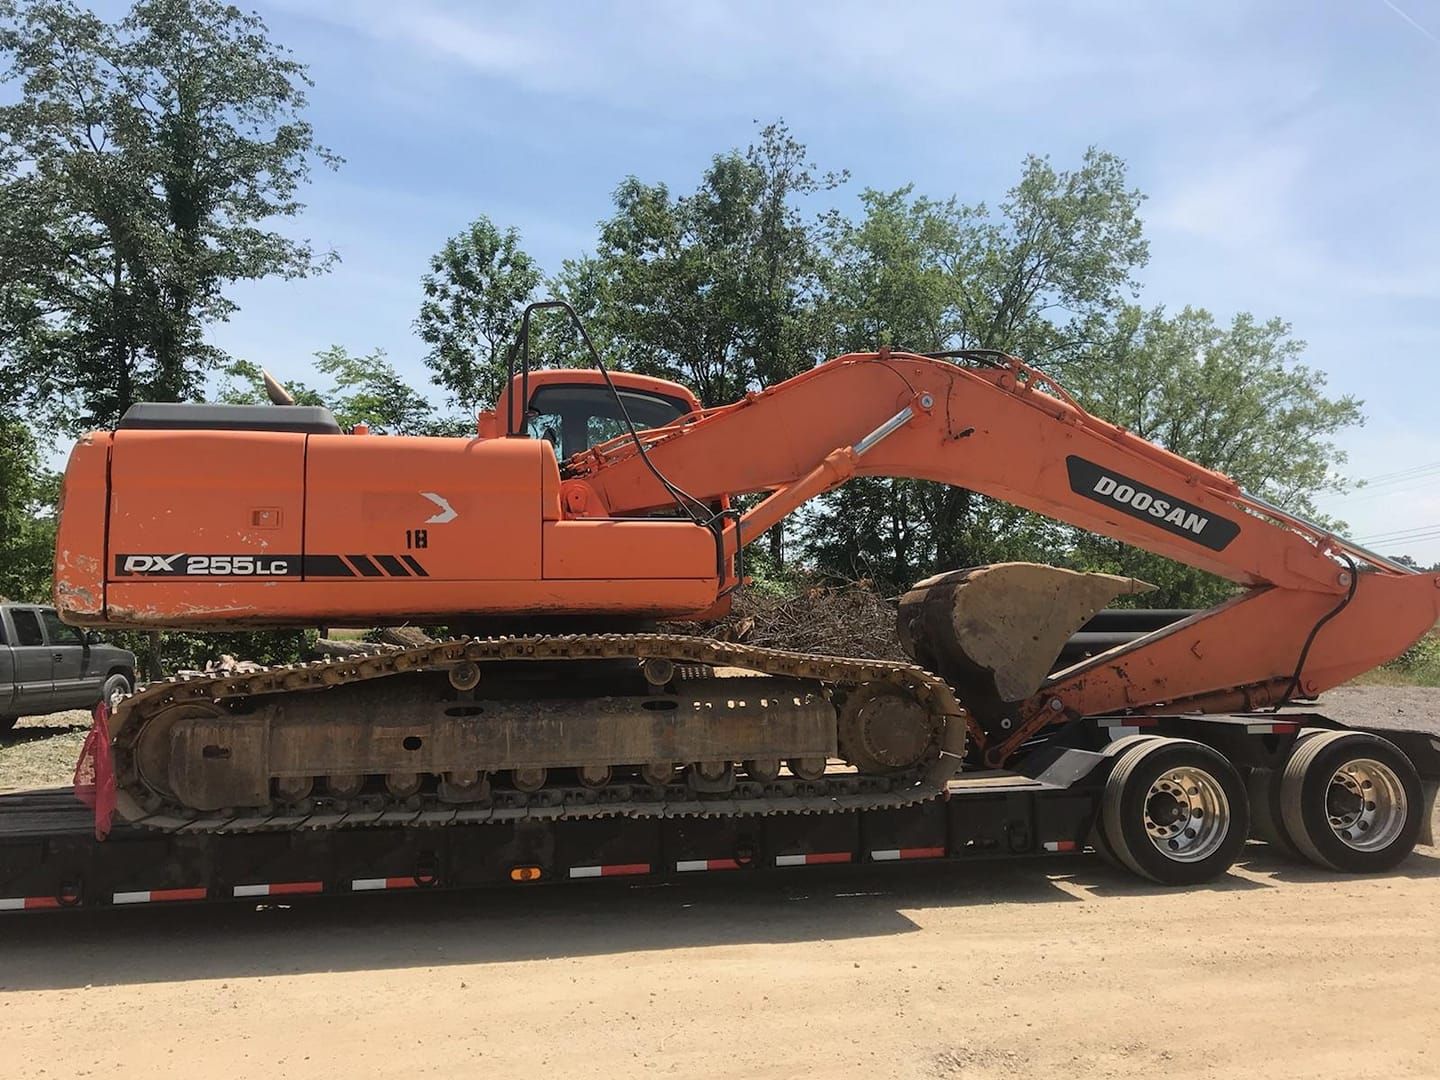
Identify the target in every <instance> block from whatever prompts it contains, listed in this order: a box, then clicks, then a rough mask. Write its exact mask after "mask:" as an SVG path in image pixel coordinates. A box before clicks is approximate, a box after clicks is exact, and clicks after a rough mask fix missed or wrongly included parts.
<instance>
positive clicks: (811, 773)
mask: <svg viewBox="0 0 1440 1080" xmlns="http://www.w3.org/2000/svg"><path fill="white" fill-rule="evenodd" d="M785 764H786V765H788V766H790V773H791V775H792V776H794V777H795V778H796V779H797V780H819V779H820V778H821V777H822V776H824V775H825V766H826V765H827V764H828V763H827V762H826V760H825V759H824V758H822V757H800V758H790V759H789V760H787V761H786V762H785Z"/></svg>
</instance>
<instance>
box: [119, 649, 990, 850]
mask: <svg viewBox="0 0 1440 1080" xmlns="http://www.w3.org/2000/svg"><path fill="white" fill-rule="evenodd" d="M526 661H528V662H550V663H562V664H563V663H566V662H572V663H573V662H587V661H589V662H593V661H602V662H611V663H614V662H617V661H618V662H633V663H634V664H635V665H636V666H637V667H641V666H643V665H645V664H647V663H651V664H654V663H657V662H658V663H660V664H662V665H663V664H670V665H674V670H676V671H680V672H684V671H695V670H697V669H698V670H701V671H705V670H709V669H715V668H731V669H734V668H739V669H744V670H745V671H746V672H748V673H754V675H759V676H767V677H772V678H774V679H775V680H776V682H775V683H774V684H773V685H775V686H776V687H781V691H780V692H781V693H782V694H784V693H792V692H793V694H792V696H793V700H794V701H795V702H796V703H797V706H798V705H799V703H800V702H801V701H802V698H803V701H804V703H805V705H804V707H805V708H806V709H809V710H811V713H810V714H809V715H811V716H813V715H815V713H814V710H815V709H818V708H821V707H822V706H821V704H819V703H822V702H823V703H824V705H823V708H824V709H826V710H830V709H833V710H834V713H835V717H836V720H835V726H836V729H837V731H838V739H839V743H840V752H841V754H842V756H843V757H844V758H846V759H847V760H849V761H852V762H856V761H857V760H858V762H860V763H864V765H863V766H862V767H860V768H859V769H858V770H857V771H854V772H851V771H842V770H840V769H837V768H836V767H834V765H833V763H832V765H831V767H829V768H828V769H826V768H825V766H824V765H823V764H822V765H821V766H820V768H821V769H822V770H824V771H823V773H822V774H820V775H814V776H812V777H810V778H804V777H803V776H802V775H800V773H803V772H805V771H807V770H804V769H800V770H797V769H796V768H795V766H794V765H793V764H792V766H791V772H792V774H791V775H789V776H782V775H773V776H770V777H768V778H765V779H762V780H757V779H755V778H753V777H752V778H747V779H740V778H738V777H737V776H736V775H735V773H734V771H733V761H727V762H724V763H723V764H724V769H723V770H721V772H722V775H717V776H715V777H713V778H711V779H712V781H713V782H712V783H709V784H707V783H705V778H703V777H702V778H701V779H700V780H698V781H697V779H696V777H695V769H694V768H692V769H691V770H689V771H688V772H687V774H685V775H683V776H680V777H675V776H673V775H672V777H671V780H672V782H664V783H657V782H651V781H649V780H646V779H643V778H635V777H628V778H627V777H626V776H623V775H622V779H621V781H620V782H618V783H602V784H596V783H593V782H592V783H590V784H586V783H583V782H579V781H582V780H583V779H584V777H583V774H582V773H580V772H576V773H575V776H576V778H577V782H568V783H567V782H564V781H563V780H562V781H561V782H559V783H554V784H551V783H544V784H542V785H539V786H537V788H536V790H520V785H519V784H518V782H517V783H516V784H514V785H512V786H508V787H502V786H499V785H494V786H492V785H491V784H489V783H487V782H486V777H485V776H484V774H483V773H482V774H480V775H479V776H478V778H477V781H476V784H475V786H473V787H472V788H470V789H465V788H464V787H463V786H462V787H461V789H460V793H459V794H458V795H457V794H456V789H455V788H454V787H453V786H452V788H451V790H450V791H449V793H448V795H443V796H442V793H444V792H445V785H444V784H437V783H435V781H436V780H438V779H440V778H439V777H431V778H429V780H428V782H423V783H418V782H417V784H416V785H415V790H414V791H413V792H412V791H407V790H406V789H405V785H404V784H403V782H402V784H401V785H400V786H399V789H398V790H396V788H395V786H394V785H393V784H392V783H391V782H390V781H388V780H387V783H386V787H387V790H384V791H380V792H376V791H375V790H374V789H375V787H376V785H375V783H374V782H373V780H372V782H371V783H370V784H369V785H367V787H366V788H365V790H364V791H363V792H361V791H360V790H359V788H358V786H357V789H356V791H355V792H353V793H351V794H350V796H349V797H344V798H342V797H336V796H335V795H334V794H333V793H331V792H330V791H328V790H321V792H320V794H318V795H316V794H315V793H314V791H315V789H314V788H309V787H307V786H306V785H305V784H303V783H301V782H297V783H296V786H295V787H294V788H292V789H289V790H291V792H292V794H293V795H294V796H295V797H293V798H291V799H288V800H287V799H286V798H284V796H283V793H282V794H281V795H280V797H277V793H276V792H275V791H268V790H267V794H268V795H269V800H268V802H267V803H266V804H265V805H237V806H220V807H200V806H196V805H193V804H187V803H186V802H185V801H184V800H183V799H181V798H180V797H178V796H177V795H176V793H175V791H174V790H173V787H171V788H167V787H166V785H165V784H164V783H156V782H155V781H154V779H153V777H154V776H155V775H156V773H157V769H156V768H155V767H154V765H153V764H151V765H150V767H148V768H147V767H146V762H147V760H149V761H150V762H152V763H153V762H154V761H155V759H156V754H160V755H162V756H164V755H170V754H174V753H177V752H178V753H182V754H183V753H198V754H200V755H202V756H204V757H206V758H211V757H214V758H227V759H228V758H229V757H230V754H231V747H230V745H229V744H228V743H227V742H226V739H227V738H228V735H229V734H238V733H240V732H241V731H242V729H243V728H244V726H245V724H246V722H247V720H248V721H249V722H250V724H251V726H252V728H253V727H255V726H256V721H254V720H253V717H254V716H255V714H256V711H257V709H258V710H263V711H264V715H265V716H267V717H272V718H274V717H283V718H284V722H285V723H287V724H289V728H288V729H287V730H289V731H291V732H292V733H293V732H299V734H298V736H296V737H297V738H299V739H302V740H303V739H304V738H305V736H306V731H305V728H306V727H307V725H308V726H310V727H311V728H312V729H314V730H315V731H316V733H317V734H320V735H322V737H323V730H324V729H323V728H316V726H315V724H314V723H313V722H312V721H310V720H309V716H312V715H324V709H325V707H326V705H325V703H326V702H327V700H328V701H330V702H332V703H333V702H335V701H337V700H340V698H339V696H338V695H332V696H331V697H330V698H328V699H327V698H326V696H325V695H324V693H323V692H324V691H330V690H336V689H337V688H347V687H348V688H352V692H354V691H353V688H356V687H358V686H361V685H365V684H375V686H374V688H373V689H367V690H365V691H364V693H365V694H367V695H370V694H376V695H381V694H383V692H384V691H385V688H386V686H390V687H396V686H398V687H399V690H400V691H401V700H402V702H403V692H404V690H405V689H406V687H405V685H404V684H400V683H394V682H392V683H390V684H386V683H385V680H387V679H390V680H394V679H396V678H397V677H411V678H414V677H415V676H417V675H419V674H422V673H430V674H429V675H428V677H429V678H431V679H443V678H445V676H448V678H449V686H450V687H452V688H455V689H456V690H457V691H460V692H459V693H458V694H457V695H455V697H454V700H455V701H456V702H459V703H462V704H463V703H464V702H466V701H470V700H473V695H470V696H467V694H466V693H465V691H467V690H473V688H474V687H475V686H476V685H478V684H479V683H480V682H481V680H482V679H483V678H484V674H483V673H484V672H485V671H486V670H487V668H490V669H497V668H496V665H502V664H511V665H513V663H514V662H526ZM497 670H498V669H497ZM662 670H663V669H662ZM436 673H440V674H436ZM795 680H799V681H800V683H801V684H803V685H800V686H799V690H798V691H797V690H796V688H797V685H798V684H797V683H795ZM651 681H652V682H653V681H654V680H651ZM724 684H725V680H723V679H719V680H711V681H710V682H708V683H704V682H697V683H695V685H696V686H705V687H710V686H713V685H720V687H721V689H722V690H723V689H724ZM672 685H673V684H672ZM733 685H735V686H740V685H741V683H740V682H736V683H734V684H733ZM746 685H755V684H754V683H753V680H751V682H750V683H747V684H746ZM759 685H761V686H762V687H763V686H766V685H770V684H768V683H766V682H762V683H760V684H759ZM722 697H723V695H722ZM851 698H853V701H854V702H857V703H861V704H852V705H851V707H850V708H849V709H848V710H847V709H846V708H845V707H844V705H843V704H836V705H831V704H830V703H831V702H837V703H843V702H844V701H846V700H847V699H851ZM876 701H881V702H882V703H883V702H889V705H888V708H889V709H890V710H891V711H890V712H888V713H887V712H886V711H885V710H886V708H887V706H886V705H884V704H882V705H881V706H880V708H879V709H878V711H877V710H876V709H875V708H874V707H872V703H873V702H876ZM896 702H899V703H900V704H896ZM633 703H634V702H633V701H632V702H631V704H633ZM585 704H586V702H585V700H584V699H581V700H580V701H579V702H578V705H579V706H580V707H582V708H583V707H584V705H585ZM694 704H695V707H696V708H697V709H700V708H703V709H705V710H707V711H708V710H711V709H713V711H714V713H715V715H716V716H718V717H719V719H718V720H715V721H713V722H714V723H721V724H723V723H724V722H725V720H724V716H725V706H726V704H727V703H726V702H725V701H723V700H716V701H714V702H711V701H703V702H702V701H696V702H695V703H694ZM736 704H737V702H735V701H733V700H732V701H729V702H728V705H729V706H730V707H731V708H732V709H733V708H734V706H735V705H736ZM738 704H739V705H741V706H745V705H747V702H745V701H740V702H739V703H738ZM752 704H753V703H752ZM520 705H521V706H524V705H526V703H524V702H521V703H520ZM597 708H598V706H597ZM866 708H870V710H871V711H870V712H869V713H868V718H867V714H866V712H865V711H864V710H865V709H866ZM897 709H898V710H900V711H901V713H900V714H905V716H906V722H907V723H908V725H909V727H907V729H906V730H907V731H913V730H916V728H915V725H916V724H917V723H918V724H919V725H920V729H921V730H924V731H926V732H927V733H928V741H927V742H926V743H924V744H923V745H920V746H919V747H914V746H911V745H907V744H906V742H905V740H900V741H899V742H898V744H897V743H896V742H894V741H889V740H886V738H885V737H884V732H883V730H882V731H880V732H879V738H878V740H877V739H873V738H867V733H868V734H870V735H874V734H875V728H874V725H875V724H877V723H878V724H880V725H882V726H883V724H884V723H885V722H886V717H887V716H891V715H900V714H897V713H896V712H895V711H894V710H897ZM916 709H919V710H921V713H920V714H919V715H918V716H917V715H916V713H915V710H916ZM906 710H908V714H907V713H906ZM330 711H331V713H334V712H335V708H334V706H333V704H332V705H331V706H330ZM340 711H341V713H342V714H345V710H344V709H343V708H342V709H341V710H340ZM457 711H462V712H463V711H464V710H463V709H461V710H457ZM471 711H473V712H475V713H479V712H480V711H482V710H481V709H479V708H475V709H473V710H471ZM197 715H198V716H199V717H200V720H199V721H198V724H199V727H198V728H197V729H196V730H198V732H199V734H198V735H197V734H195V733H194V732H193V731H191V730H190V729H189V728H185V727H184V726H183V725H184V724H185V723H186V721H187V720H190V721H191V724H192V726H194V724H195V721H194V719H193V718H194V717H195V716H197ZM345 715H348V714H345ZM707 715H708V712H707ZM177 717H181V718H183V719H179V720H176V719H175V718H177ZM877 717H878V720H877V719H876V718H877ZM275 722H278V721H273V720H271V721H266V722H265V725H262V726H263V733H262V734H260V735H259V736H258V737H259V738H260V739H262V740H264V741H265V745H266V746H267V747H268V746H269V739H270V726H269V725H271V724H272V723H275ZM167 723H168V726H167ZM351 723H352V724H356V723H358V721H351ZM477 723H478V722H477ZM751 724H752V728H754V727H755V726H757V722H756V721H755V720H754V719H753V717H752V719H751ZM867 724H868V725H871V726H870V727H868V728H867ZM572 726H573V725H572ZM758 726H759V727H760V728H761V729H762V730H763V727H764V717H761V719H760V721H759V722H758ZM965 734H966V713H965V710H964V709H963V708H961V706H960V705H959V703H958V702H957V700H956V698H955V695H954V693H953V692H952V691H951V689H950V687H949V686H948V685H947V684H946V683H945V681H944V680H943V679H941V678H939V677H937V676H935V675H932V674H930V673H929V672H927V671H925V670H924V669H923V668H920V667H917V666H915V665H911V664H905V663H895V662H890V661H878V660H854V659H841V658H836V657H832V656H825V655H820V654H812V653H800V652H789V651H783V650H777V649H765V648H757V647H753V646H746V645H739V644H734V643H730V642H721V641H713V640H710V639H706V638H700V637H693V636H687V635H678V634H674V635H667V634H598V635H564V636H534V637H496V638H459V639H455V640H450V641H444V642H438V643H435V644H427V645H421V646H415V647H410V648H395V647H386V646H380V647H377V649H376V650H375V651H374V652H367V653H364V654H360V655H356V656H346V657H341V658H336V659H328V660H318V661H313V662H308V663H300V664H292V665H283V666H275V667H255V668H251V669H249V670H232V671H222V672H217V673H200V674H189V675H182V676H180V677H178V678H175V679H171V680H167V681H164V682H158V683H154V684H151V685H150V686H147V687H146V688H145V689H143V690H141V691H139V692H137V693H135V694H133V695H131V696H130V697H128V698H126V699H125V700H124V701H123V702H122V703H121V704H120V706H119V708H118V709H117V710H116V714H115V718H114V724H113V726H112V738H111V747H112V754H113V757H114V763H115V775H116V783H117V801H118V808H119V810H120V813H121V814H122V816H124V817H125V818H127V819H129V820H130V821H132V822H133V823H135V824H139V825H141V826H148V827H151V828H156V829H162V830H166V831H175V830H179V829H183V830H185V831H190V832H208V831H220V832H244V831H251V830H275V829H280V830H287V829H325V828H345V827H354V826H364V825H381V824H383V825H395V824H414V825H443V824H449V823H465V824H475V823H484V822H505V821H513V820H516V819H521V818H545V819H556V818H596V817H688V816H699V817H706V816H727V815H768V814H777V813H832V812H838V811H849V810H858V809H883V808H889V807H901V806H908V805H913V804H916V803H920V802H924V801H927V800H929V799H932V798H935V797H936V796H938V795H940V794H941V793H943V791H944V790H945V786H946V781H947V780H949V779H950V778H951V777H952V776H953V775H954V774H955V773H956V771H958V769H959V767H960V763H961V758H962V757H963V754H964V751H965ZM192 735H193V736H194V737H193V738H192V737H191V736H192ZM197 740H198V741H197ZM207 740H208V741H207ZM909 741H910V742H911V743H913V742H914V741H915V740H914V737H913V736H911V737H910V740H909ZM219 743H224V744H225V745H223V746H221V745H217V744H219ZM244 743H245V740H244V738H241V739H239V740H237V745H238V746H239V747H240V751H238V753H243V749H244ZM877 743H878V745H877ZM202 744H204V745H202ZM896 745H899V746H900V748H901V750H902V751H903V752H904V753H905V755H906V756H907V757H908V758H910V759H911V760H908V761H907V762H906V763H905V765H904V767H887V766H893V764H894V763H893V762H892V761H890V760H889V759H888V757H887V755H890V754H893V753H894V752H895V751H894V749H893V748H894V746H896ZM197 748H198V749H197ZM266 760H267V761H268V760H269V759H268V758H267V759H266ZM808 760H813V759H808ZM821 760H822V762H823V760H824V759H823V758H822V759H821ZM575 764H576V765H577V766H578V765H580V764H582V763H581V762H575ZM678 764H685V762H680V763H678ZM864 766H868V768H869V769H873V770H875V771H867V768H866V767H864ZM725 770H729V771H728V772H727V771H725ZM757 771H763V770H757ZM566 772H568V770H562V776H563V775H564V774H565V773H566ZM774 772H776V773H778V772H779V770H778V763H777V767H776V768H775V769H774ZM147 775H148V776H149V777H150V779H147ZM542 775H543V770H542ZM606 776H607V778H608V776H609V772H608V767H607V768H606ZM271 783H272V781H271V780H269V779H268V774H267V780H266V786H267V789H268V788H269V787H270V784H271ZM467 791H468V792H469V794H467ZM197 801H198V800H197Z"/></svg>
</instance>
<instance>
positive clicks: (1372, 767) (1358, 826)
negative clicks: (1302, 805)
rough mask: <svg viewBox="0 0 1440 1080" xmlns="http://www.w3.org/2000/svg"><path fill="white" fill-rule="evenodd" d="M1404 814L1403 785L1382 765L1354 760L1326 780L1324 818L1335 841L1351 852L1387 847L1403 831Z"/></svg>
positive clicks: (1359, 759) (1371, 759) (1407, 806)
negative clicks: (1328, 781) (1327, 783)
mask: <svg viewBox="0 0 1440 1080" xmlns="http://www.w3.org/2000/svg"><path fill="white" fill-rule="evenodd" d="M1408 813H1409V803H1408V801H1407V800H1406V798H1405V785H1404V784H1402V783H1400V777H1399V776H1397V775H1396V774H1395V770H1394V769H1392V768H1390V766H1388V765H1386V764H1384V763H1383V762H1379V761H1376V760H1374V759H1373V758H1356V759H1355V760H1353V761H1347V762H1345V763H1344V764H1343V765H1341V766H1340V767H1339V768H1338V769H1336V770H1335V773H1334V775H1332V776H1331V777H1330V784H1329V788H1328V790H1327V791H1326V792H1325V818H1326V820H1327V821H1328V822H1329V823H1330V831H1331V832H1333V833H1334V834H1335V838H1336V839H1337V840H1339V841H1340V842H1341V843H1342V844H1344V845H1345V846H1346V847H1348V848H1351V849H1352V850H1354V851H1379V850H1382V849H1384V848H1387V847H1389V846H1390V845H1391V844H1393V843H1394V842H1395V838H1396V837H1398V836H1399V835H1400V833H1401V832H1402V831H1403V830H1404V828H1405V818H1406V817H1407V816H1408Z"/></svg>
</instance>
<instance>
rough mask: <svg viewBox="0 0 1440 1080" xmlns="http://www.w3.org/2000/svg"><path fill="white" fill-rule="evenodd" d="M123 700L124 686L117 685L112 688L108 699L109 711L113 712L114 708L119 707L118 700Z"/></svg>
mask: <svg viewBox="0 0 1440 1080" xmlns="http://www.w3.org/2000/svg"><path fill="white" fill-rule="evenodd" d="M124 700H125V688H124V687H123V686H117V687H116V688H115V689H114V690H111V691H110V701H109V705H110V711H111V712H114V711H115V710H116V709H118V708H119V707H120V702H122V701H124Z"/></svg>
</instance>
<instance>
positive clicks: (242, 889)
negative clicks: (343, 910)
mask: <svg viewBox="0 0 1440 1080" xmlns="http://www.w3.org/2000/svg"><path fill="white" fill-rule="evenodd" d="M324 889H325V884H324V882H320V881H282V882H277V883H275V884H265V885H236V886H235V895H236V896H237V897H243V896H293V895H296V894H297V893H318V892H323V891H324Z"/></svg>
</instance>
